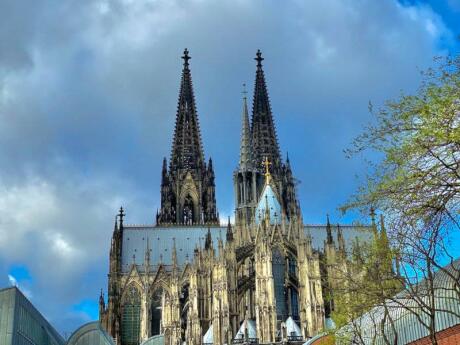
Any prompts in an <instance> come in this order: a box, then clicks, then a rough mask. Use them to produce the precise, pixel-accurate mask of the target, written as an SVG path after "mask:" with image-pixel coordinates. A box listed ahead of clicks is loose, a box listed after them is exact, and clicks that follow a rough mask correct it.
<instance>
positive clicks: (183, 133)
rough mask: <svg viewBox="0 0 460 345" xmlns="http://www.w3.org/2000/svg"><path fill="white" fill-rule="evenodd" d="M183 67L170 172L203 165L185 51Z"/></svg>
mask: <svg viewBox="0 0 460 345" xmlns="http://www.w3.org/2000/svg"><path fill="white" fill-rule="evenodd" d="M182 59H183V60H184V66H183V69H182V78H181V83H180V91H179V101H178V106H177V116H176V124H175V128H174V139H173V146H172V150H171V161H170V167H171V170H176V169H197V168H201V167H203V165H204V162H205V161H204V154H203V144H202V142H201V133H200V125H199V122H198V115H197V111H196V105H195V96H194V94H193V85H192V74H191V72H190V68H189V60H190V59H191V57H190V55H189V52H188V50H187V49H185V50H184V55H183V56H182Z"/></svg>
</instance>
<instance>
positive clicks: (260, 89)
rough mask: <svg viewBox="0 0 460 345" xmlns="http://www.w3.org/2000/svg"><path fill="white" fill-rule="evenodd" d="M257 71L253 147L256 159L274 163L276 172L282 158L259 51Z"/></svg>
mask: <svg viewBox="0 0 460 345" xmlns="http://www.w3.org/2000/svg"><path fill="white" fill-rule="evenodd" d="M255 60H256V61H257V71H256V81H255V86H254V98H253V105H252V145H253V149H254V155H255V157H254V159H255V160H256V162H257V164H260V162H261V161H262V159H263V158H264V157H268V158H269V159H270V161H271V162H273V164H274V165H273V167H272V168H273V169H274V170H275V171H276V170H278V169H279V167H280V165H281V156H280V150H279V145H278V139H277V137H276V129H275V124H274V121H273V116H272V111H271V108H270V100H269V98H268V91H267V85H266V83H265V75H264V71H263V69H262V61H263V60H264V58H263V57H262V53H261V52H260V50H258V51H257V54H256V58H255Z"/></svg>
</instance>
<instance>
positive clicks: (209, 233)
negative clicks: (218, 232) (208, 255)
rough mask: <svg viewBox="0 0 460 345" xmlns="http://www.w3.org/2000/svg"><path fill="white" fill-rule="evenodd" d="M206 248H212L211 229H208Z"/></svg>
mask: <svg viewBox="0 0 460 345" xmlns="http://www.w3.org/2000/svg"><path fill="white" fill-rule="evenodd" d="M204 248H205V249H206V250H207V249H210V248H212V238H211V229H210V228H208V232H207V234H206V240H205V242H204Z"/></svg>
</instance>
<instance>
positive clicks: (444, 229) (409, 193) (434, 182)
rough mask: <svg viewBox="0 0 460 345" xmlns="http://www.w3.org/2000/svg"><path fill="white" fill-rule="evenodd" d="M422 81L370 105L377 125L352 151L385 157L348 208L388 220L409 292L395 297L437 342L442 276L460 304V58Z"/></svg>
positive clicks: (443, 61)
mask: <svg viewBox="0 0 460 345" xmlns="http://www.w3.org/2000/svg"><path fill="white" fill-rule="evenodd" d="M422 77H423V81H422V83H421V86H420V88H419V89H418V91H417V92H416V93H415V94H413V95H405V94H402V95H401V96H400V97H399V98H398V99H396V100H392V101H388V102H386V103H385V105H384V106H383V107H382V108H380V109H379V110H377V111H374V109H373V107H372V105H370V111H371V113H372V114H373V115H374V116H375V122H374V124H371V125H369V126H368V127H367V128H366V130H365V131H364V133H363V134H361V135H360V136H358V137H357V138H356V139H355V140H354V142H353V146H352V148H351V149H349V150H347V153H348V155H349V156H353V155H355V154H357V153H360V152H364V151H368V150H371V151H373V152H376V153H377V154H378V155H380V157H382V159H381V160H380V161H379V163H377V164H375V165H371V168H372V169H371V171H372V172H371V174H370V175H369V176H368V177H367V181H366V183H365V184H364V185H363V186H361V187H360V188H359V189H358V191H357V193H356V194H355V195H354V196H352V198H351V199H350V201H349V202H348V203H347V204H346V205H344V206H343V208H342V209H343V210H344V211H347V210H349V209H359V210H361V211H363V212H364V211H365V212H368V210H369V207H375V208H377V209H379V210H380V211H381V212H382V213H384V214H385V215H386V226H387V229H388V241H389V243H390V245H391V247H392V249H393V252H394V255H395V259H396V261H397V263H398V265H397V266H398V268H401V270H400V271H399V272H398V273H399V274H398V276H399V278H400V281H401V286H402V288H403V290H404V293H403V294H401V295H399V296H403V299H402V301H401V300H398V299H396V298H390V299H391V300H392V302H393V305H397V306H399V307H401V308H406V309H407V310H408V311H410V312H411V313H414V315H417V317H418V319H419V322H420V323H421V324H423V325H424V327H426V329H427V330H428V332H429V336H430V339H431V341H432V343H433V344H436V343H437V340H436V336H435V334H436V322H435V319H436V313H438V312H446V311H444V310H440V309H439V307H437V305H436V303H435V301H434V299H435V295H436V291H435V290H436V287H435V285H436V284H435V282H434V276H435V274H436V272H437V271H443V272H444V273H445V274H446V275H448V276H449V277H450V279H451V280H452V282H453V286H452V289H453V290H454V291H456V292H457V295H456V296H457V298H458V299H460V279H459V277H460V272H458V269H454V270H452V269H450V268H449V269H447V268H446V264H448V263H450V264H452V263H453V262H454V256H453V255H452V253H451V252H450V249H451V247H452V242H451V241H452V235H454V234H456V233H458V232H459V230H460V58H459V57H456V58H438V59H435V67H434V68H432V69H429V70H427V71H426V72H423V73H422ZM456 255H458V253H457V254H456ZM448 267H452V265H450V266H448ZM422 280H423V282H424V284H420V282H421V281H422ZM420 286H423V289H421V288H420ZM408 300H410V303H408V302H407V301H408ZM385 305H387V304H386V303H385Z"/></svg>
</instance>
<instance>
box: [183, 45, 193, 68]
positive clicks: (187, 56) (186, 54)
mask: <svg viewBox="0 0 460 345" xmlns="http://www.w3.org/2000/svg"><path fill="white" fill-rule="evenodd" d="M182 59H183V60H184V66H185V67H188V60H190V59H191V57H190V56H189V55H188V49H187V48H185V49H184V55H183V56H182Z"/></svg>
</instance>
